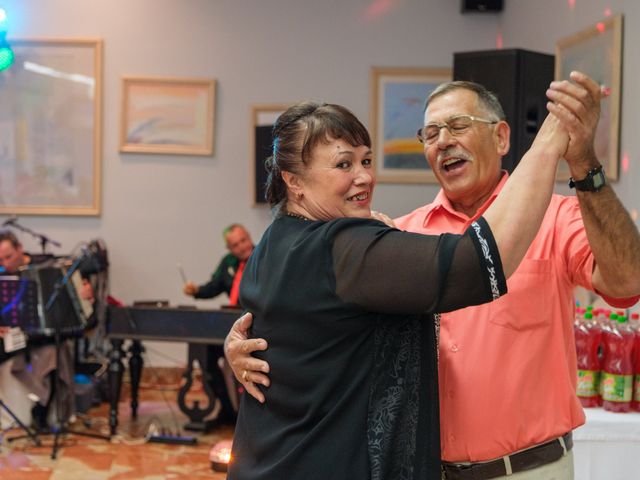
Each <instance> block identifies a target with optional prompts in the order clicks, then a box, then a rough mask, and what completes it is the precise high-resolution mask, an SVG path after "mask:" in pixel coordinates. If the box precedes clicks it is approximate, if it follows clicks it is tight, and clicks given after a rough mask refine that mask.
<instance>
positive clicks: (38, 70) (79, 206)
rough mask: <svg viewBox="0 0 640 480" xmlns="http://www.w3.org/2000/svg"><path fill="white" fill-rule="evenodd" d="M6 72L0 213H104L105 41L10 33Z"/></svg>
mask: <svg viewBox="0 0 640 480" xmlns="http://www.w3.org/2000/svg"><path fill="white" fill-rule="evenodd" d="M8 43H9V44H10V46H11V48H12V49H13V52H14V54H15V60H14V63H13V65H12V66H11V67H9V68H8V69H6V70H4V71H3V72H1V73H0V104H2V112H1V113H0V125H1V127H0V214H20V215H78V216H80V215H86V216H90V215H93V216H95V215H99V214H100V208H101V204H100V202H101V191H100V188H101V178H100V176H101V156H102V48H103V43H102V39H99V38H11V39H9V40H8Z"/></svg>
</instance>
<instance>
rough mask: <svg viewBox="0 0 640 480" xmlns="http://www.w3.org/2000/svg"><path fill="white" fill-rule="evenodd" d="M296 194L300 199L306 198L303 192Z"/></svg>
mask: <svg viewBox="0 0 640 480" xmlns="http://www.w3.org/2000/svg"><path fill="white" fill-rule="evenodd" d="M296 195H297V196H298V200H302V199H303V198H304V193H302V192H298V193H296Z"/></svg>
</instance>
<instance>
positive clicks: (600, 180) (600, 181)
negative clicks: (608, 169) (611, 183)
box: [593, 171, 605, 190]
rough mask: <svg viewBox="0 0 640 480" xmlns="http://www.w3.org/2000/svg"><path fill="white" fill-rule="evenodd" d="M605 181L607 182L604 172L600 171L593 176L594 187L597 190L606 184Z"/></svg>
mask: <svg viewBox="0 0 640 480" xmlns="http://www.w3.org/2000/svg"><path fill="white" fill-rule="evenodd" d="M604 183H605V180H604V172H602V171H599V172H598V173H596V174H595V175H594V176H593V188H595V189H596V190H598V189H599V188H601V187H602V186H603V185H604Z"/></svg>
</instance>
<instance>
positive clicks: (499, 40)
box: [496, 32, 504, 50]
mask: <svg viewBox="0 0 640 480" xmlns="http://www.w3.org/2000/svg"><path fill="white" fill-rule="evenodd" d="M503 44H504V41H503V40H502V32H498V33H497V34H496V48H497V49H498V50H501V49H502V45H503Z"/></svg>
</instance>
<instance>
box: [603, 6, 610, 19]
mask: <svg viewBox="0 0 640 480" xmlns="http://www.w3.org/2000/svg"><path fill="white" fill-rule="evenodd" d="M604 16H605V17H610V16H611V9H610V8H609V7H607V8H605V9H604Z"/></svg>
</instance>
